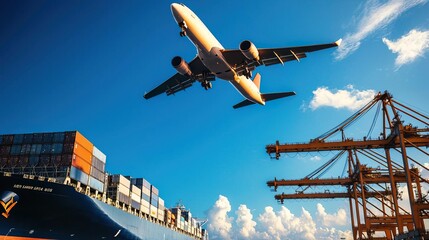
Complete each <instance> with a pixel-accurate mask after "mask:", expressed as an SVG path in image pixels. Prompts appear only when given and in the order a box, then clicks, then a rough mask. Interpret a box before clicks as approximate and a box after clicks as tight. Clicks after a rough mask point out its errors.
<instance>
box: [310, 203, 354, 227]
mask: <svg viewBox="0 0 429 240" xmlns="http://www.w3.org/2000/svg"><path fill="white" fill-rule="evenodd" d="M316 216H317V218H318V220H319V222H320V223H321V224H322V225H323V226H324V227H333V226H344V225H346V223H347V213H346V210H344V209H343V208H340V209H338V211H337V212H336V213H334V214H328V213H326V211H325V208H324V207H323V205H322V204H320V203H318V204H317V212H316Z"/></svg>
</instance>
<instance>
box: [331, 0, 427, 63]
mask: <svg viewBox="0 0 429 240" xmlns="http://www.w3.org/2000/svg"><path fill="white" fill-rule="evenodd" d="M426 2H427V0H389V1H387V2H385V3H380V2H379V1H376V0H370V1H368V2H367V3H366V4H365V6H364V8H363V12H362V13H361V14H360V15H361V17H360V20H359V21H358V24H357V27H356V30H355V31H354V32H352V33H348V34H347V35H346V36H345V37H344V38H343V42H342V44H341V45H340V46H339V48H338V49H337V51H336V52H335V58H336V59H337V60H342V59H344V58H345V57H347V56H348V55H349V54H351V53H353V52H354V51H356V50H357V49H358V48H359V46H360V44H361V41H362V40H364V39H365V38H366V37H368V36H369V35H370V34H371V33H373V32H375V31H377V30H378V29H381V28H383V27H385V26H387V25H389V24H390V23H391V22H392V21H393V20H395V19H396V18H398V17H399V16H400V15H401V14H402V13H403V12H405V11H407V10H409V9H410V8H412V7H415V6H417V5H419V4H424V3H426Z"/></svg>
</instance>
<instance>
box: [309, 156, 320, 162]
mask: <svg viewBox="0 0 429 240" xmlns="http://www.w3.org/2000/svg"><path fill="white" fill-rule="evenodd" d="M320 159H321V158H320V157H319V156H314V157H311V158H310V160H311V161H320Z"/></svg>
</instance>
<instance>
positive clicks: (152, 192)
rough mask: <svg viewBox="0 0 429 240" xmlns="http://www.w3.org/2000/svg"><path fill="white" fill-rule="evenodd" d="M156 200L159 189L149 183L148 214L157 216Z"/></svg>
mask: <svg viewBox="0 0 429 240" xmlns="http://www.w3.org/2000/svg"><path fill="white" fill-rule="evenodd" d="M158 200H159V191H158V189H157V188H156V187H155V186H153V185H151V186H150V216H152V217H154V218H158Z"/></svg>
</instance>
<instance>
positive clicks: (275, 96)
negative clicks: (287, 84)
mask: <svg viewBox="0 0 429 240" xmlns="http://www.w3.org/2000/svg"><path fill="white" fill-rule="evenodd" d="M293 95H296V93H295V92H281V93H263V94H261V96H262V100H264V101H265V102H268V101H272V100H276V99H279V98H284V97H289V96H293Z"/></svg>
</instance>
